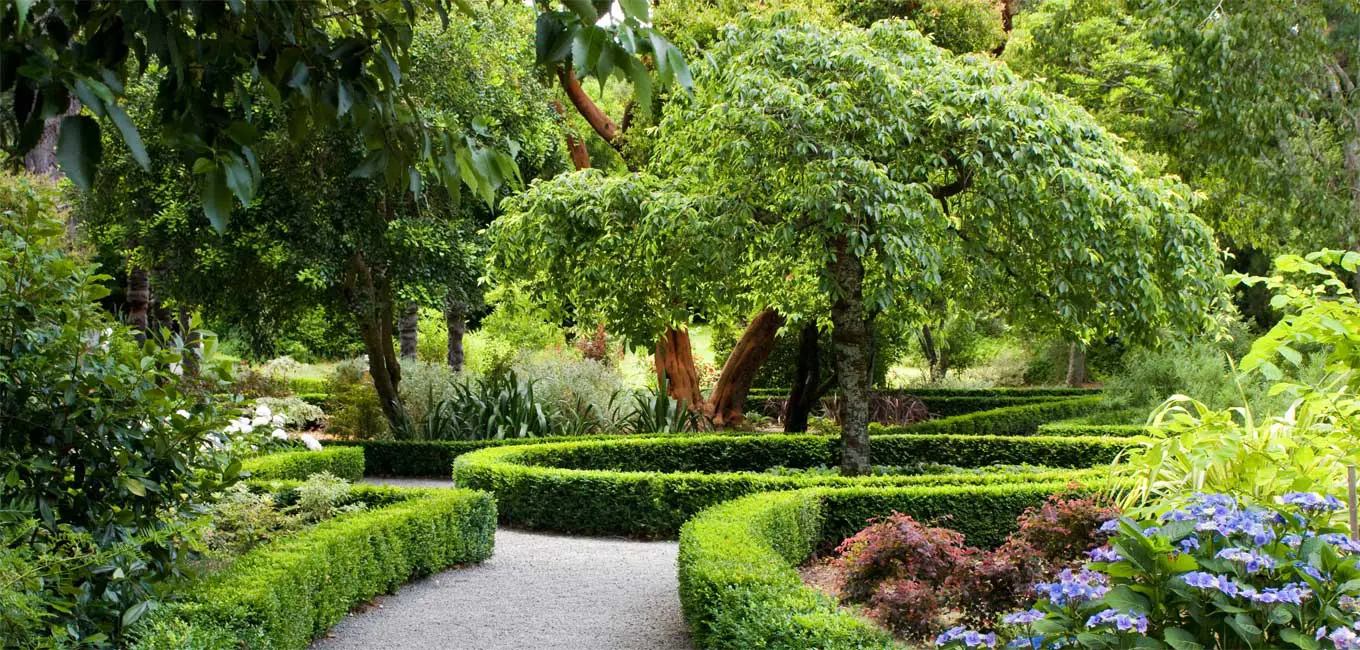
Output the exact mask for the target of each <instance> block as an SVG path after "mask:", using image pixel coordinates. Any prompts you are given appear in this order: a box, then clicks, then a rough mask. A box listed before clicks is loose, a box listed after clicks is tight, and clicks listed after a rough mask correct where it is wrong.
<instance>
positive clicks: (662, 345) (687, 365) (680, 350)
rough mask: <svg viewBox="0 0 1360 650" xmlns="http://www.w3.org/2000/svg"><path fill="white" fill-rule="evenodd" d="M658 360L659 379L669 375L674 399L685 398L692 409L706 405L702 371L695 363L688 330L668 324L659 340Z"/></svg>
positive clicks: (667, 377)
mask: <svg viewBox="0 0 1360 650" xmlns="http://www.w3.org/2000/svg"><path fill="white" fill-rule="evenodd" d="M655 363H656V376H657V379H658V381H659V380H660V379H661V378H662V377H663V376H664V377H665V378H666V385H667V387H668V388H667V392H669V393H670V396H671V398H672V399H674V400H676V401H680V402H684V404H685V406H686V407H688V408H690V409H692V410H699V409H701V408H703V406H704V394H703V392H702V391H701V390H700V389H699V372H698V371H697V370H696V369H695V367H694V352H693V350H692V349H691V347H690V342H689V332H688V331H686V330H682V329H675V328H667V329H666V332H665V333H664V334H662V335H661V338H660V339H658V340H657V342H656V357H655Z"/></svg>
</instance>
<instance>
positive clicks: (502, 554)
mask: <svg viewBox="0 0 1360 650" xmlns="http://www.w3.org/2000/svg"><path fill="white" fill-rule="evenodd" d="M374 482H376V481H374ZM389 484H397V485H412V486H413V487H414V486H419V487H429V486H433V485H438V484H441V483H440V482H438V481H428V482H426V481H420V482H412V481H405V480H403V481H400V482H393V483H389ZM442 485H448V482H443V483H442ZM676 551H677V546H676V544H675V542H637V541H632V540H625V539H599V538H585V537H565V536H560V535H548V534H542V533H531V532H525V531H517V530H510V529H505V528H502V529H500V530H497V531H496V551H495V554H494V555H492V557H491V559H489V560H487V561H486V562H484V563H482V564H479V565H476V566H471V567H467V568H461V569H453V570H451V571H445V572H444V573H441V574H439V575H436V576H432V577H430V578H428V579H426V580H422V581H420V582H416V583H412V584H409V585H406V586H405V587H403V588H402V589H401V590H400V591H399V592H398V593H397V594H395V595H393V596H387V597H383V598H381V599H379V600H378V601H377V602H376V603H375V604H374V605H373V606H370V607H369V608H367V611H364V612H363V613H355V614H352V615H351V616H349V617H348V618H346V619H345V620H344V621H342V622H341V623H340V624H339V625H337V626H335V628H334V629H332V630H331V631H330V633H329V634H328V635H327V636H326V637H325V638H323V639H320V640H318V641H317V642H316V643H314V644H312V648H313V650H343V649H355V650H358V649H364V650H370V649H372V650H378V649H381V650H408V649H409V650H446V649H447V650H498V649H500V648H505V649H507V650H509V649H514V650H529V649H536V648H554V649H556V648H561V649H564V650H569V649H575V648H581V649H582V650H585V649H596V650H686V649H688V648H690V647H691V645H690V641H689V632H688V630H687V629H686V627H685V622H684V619H683V618H682V617H681V615H680V600H679V596H678V594H677V591H676V578H675V574H676V568H675V559H676Z"/></svg>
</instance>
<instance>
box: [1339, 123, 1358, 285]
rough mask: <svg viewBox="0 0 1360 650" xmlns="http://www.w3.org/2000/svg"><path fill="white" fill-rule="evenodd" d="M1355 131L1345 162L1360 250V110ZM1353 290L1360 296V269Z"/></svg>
mask: <svg viewBox="0 0 1360 650" xmlns="http://www.w3.org/2000/svg"><path fill="white" fill-rule="evenodd" d="M1351 128H1352V130H1353V133H1352V134H1351V138H1350V139H1349V140H1347V141H1346V145H1345V158H1344V159H1343V160H1344V163H1345V167H1346V175H1347V176H1348V177H1349V180H1350V195H1351V209H1350V221H1351V228H1350V230H1351V249H1352V250H1356V251H1360V110H1357V112H1356V113H1355V115H1354V116H1353V117H1352V118H1351ZM1351 290H1352V291H1354V292H1355V294H1356V295H1357V296H1360V271H1357V272H1356V273H1355V274H1353V275H1352V276H1351Z"/></svg>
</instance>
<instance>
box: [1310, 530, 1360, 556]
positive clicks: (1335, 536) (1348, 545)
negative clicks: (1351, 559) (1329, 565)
mask: <svg viewBox="0 0 1360 650" xmlns="http://www.w3.org/2000/svg"><path fill="white" fill-rule="evenodd" d="M1318 537H1321V538H1322V539H1323V541H1325V542H1327V543H1328V544H1331V545H1332V546H1335V547H1337V548H1339V549H1341V550H1343V551H1346V552H1347V553H1360V542H1357V541H1355V540H1353V539H1351V537H1350V535H1346V534H1344V533H1326V534H1324V535H1318Z"/></svg>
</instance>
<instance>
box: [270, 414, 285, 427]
mask: <svg viewBox="0 0 1360 650" xmlns="http://www.w3.org/2000/svg"><path fill="white" fill-rule="evenodd" d="M286 422H287V421H286V420H284V419H283V416H282V415H275V416H274V418H273V419H271V420H270V423H272V424H273V425H274V426H275V427H281V426H283V425H284V424H285V423H286Z"/></svg>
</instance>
